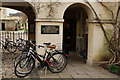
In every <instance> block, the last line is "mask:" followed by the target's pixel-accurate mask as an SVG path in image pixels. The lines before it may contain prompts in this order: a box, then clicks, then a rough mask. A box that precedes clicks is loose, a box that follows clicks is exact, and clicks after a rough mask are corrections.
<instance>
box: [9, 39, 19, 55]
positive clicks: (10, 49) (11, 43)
mask: <svg viewBox="0 0 120 80" xmlns="http://www.w3.org/2000/svg"><path fill="white" fill-rule="evenodd" d="M16 50H17V46H16V44H15V43H14V42H13V41H9V42H8V44H7V51H8V52H10V53H14V52H16Z"/></svg>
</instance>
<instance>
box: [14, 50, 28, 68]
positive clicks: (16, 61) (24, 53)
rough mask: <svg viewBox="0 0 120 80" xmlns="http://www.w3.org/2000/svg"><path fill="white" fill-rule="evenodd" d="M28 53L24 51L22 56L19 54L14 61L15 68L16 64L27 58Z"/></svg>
mask: <svg viewBox="0 0 120 80" xmlns="http://www.w3.org/2000/svg"><path fill="white" fill-rule="evenodd" d="M27 53H28V52H26V51H23V52H22V53H21V54H19V55H18V56H17V57H15V59H14V66H16V64H17V63H18V62H19V61H20V60H21V59H23V58H25V57H27V55H28V54H27Z"/></svg>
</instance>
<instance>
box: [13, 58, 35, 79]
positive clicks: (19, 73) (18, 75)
mask: <svg viewBox="0 0 120 80" xmlns="http://www.w3.org/2000/svg"><path fill="white" fill-rule="evenodd" d="M26 59H30V61H31V60H32V61H33V62H32V67H31V69H30V70H29V71H28V72H20V71H19V70H18V69H17V68H18V67H20V68H19V69H22V68H26V66H27V67H28V68H29V65H30V66H31V63H30V62H28V63H26V62H27V61H26V62H25V63H24V65H23V67H22V68H21V66H20V65H21V64H22V61H23V62H24V60H26ZM26 64H27V65H26ZM34 66H35V60H34V58H32V57H31V58H30V57H28V56H27V57H25V58H23V59H21V60H20V61H18V63H17V64H16V65H15V75H16V76H17V77H20V78H24V77H26V76H28V75H29V74H30V73H31V72H32V70H33V68H34ZM22 71H25V70H22Z"/></svg>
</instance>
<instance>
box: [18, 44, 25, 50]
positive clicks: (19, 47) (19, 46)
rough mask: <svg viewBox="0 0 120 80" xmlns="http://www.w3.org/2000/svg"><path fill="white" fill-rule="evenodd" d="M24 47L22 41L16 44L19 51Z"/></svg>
mask: <svg viewBox="0 0 120 80" xmlns="http://www.w3.org/2000/svg"><path fill="white" fill-rule="evenodd" d="M24 48H25V45H24V43H19V44H18V50H19V51H23V50H24Z"/></svg>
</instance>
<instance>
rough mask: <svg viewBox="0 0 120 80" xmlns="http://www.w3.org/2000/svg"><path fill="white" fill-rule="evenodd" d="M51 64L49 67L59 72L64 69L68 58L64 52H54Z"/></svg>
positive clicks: (50, 60) (52, 70) (54, 71)
mask: <svg viewBox="0 0 120 80" xmlns="http://www.w3.org/2000/svg"><path fill="white" fill-rule="evenodd" d="M48 61H49V64H50V65H49V66H48V69H49V70H50V71H51V72H52V73H59V72H61V71H63V70H64V69H65V67H66V65H67V58H66V57H65V55H63V54H62V53H54V54H53V55H52V56H51V57H50V58H49V60H48Z"/></svg>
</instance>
